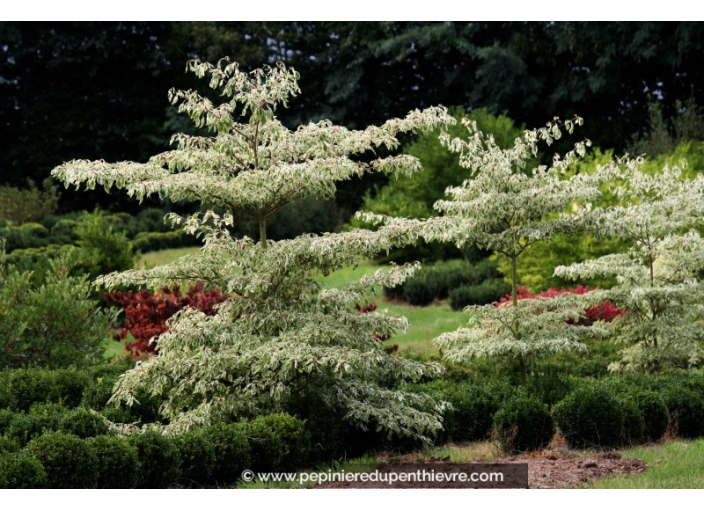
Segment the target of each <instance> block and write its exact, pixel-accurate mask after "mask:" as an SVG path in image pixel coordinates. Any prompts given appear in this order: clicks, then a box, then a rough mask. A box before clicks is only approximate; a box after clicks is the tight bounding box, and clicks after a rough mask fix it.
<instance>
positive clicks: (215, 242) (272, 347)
mask: <svg viewBox="0 0 704 510" xmlns="http://www.w3.org/2000/svg"><path fill="white" fill-rule="evenodd" d="M188 69H189V70H190V71H192V72H193V73H195V74H196V75H197V76H198V77H201V78H207V79H209V83H210V87H212V88H213V89H216V90H219V91H221V92H222V94H223V96H224V97H225V101H224V102H223V103H222V104H217V105H216V104H214V103H213V102H211V101H210V100H209V99H207V98H206V97H204V96H202V95H200V94H198V93H197V92H195V91H191V90H189V91H175V90H172V91H171V92H170V99H171V101H172V102H173V103H174V104H178V105H179V106H178V108H179V111H180V112H184V113H186V114H188V115H189V116H190V117H191V119H192V120H193V121H194V122H195V124H196V125H197V126H199V127H206V128H208V129H209V130H210V132H211V134H212V136H190V135H186V134H177V135H175V136H174V137H173V139H172V143H175V145H176V148H175V149H174V150H170V151H168V152H164V153H162V154H158V155H156V156H154V157H152V158H151V159H150V160H149V161H148V162H146V163H133V162H122V163H106V162H103V161H71V162H70V163H67V164H64V165H61V166H60V167H58V168H56V169H54V171H53V175H54V176H55V177H56V178H58V179H60V180H61V181H63V182H64V183H65V184H66V186H69V185H75V186H76V187H80V185H84V186H85V187H86V188H88V189H92V188H93V187H95V186H96V185H100V186H103V187H104V188H106V189H110V188H111V187H112V186H116V187H118V188H123V189H125V190H126V191H127V193H128V194H129V195H130V196H134V197H137V198H139V199H140V200H141V199H143V198H144V197H147V196H151V195H158V196H160V197H163V198H166V197H168V198H170V199H172V200H189V201H193V202H199V203H201V204H203V205H204V206H205V207H206V209H207V208H208V207H210V206H217V208H218V210H219V211H225V212H224V213H222V212H221V213H216V212H215V209H214V208H212V207H211V209H209V210H207V211H206V212H204V213H201V214H196V215H194V216H190V217H179V216H176V215H173V214H172V215H170V219H171V220H172V222H173V223H174V224H178V225H180V226H181V227H182V228H184V229H185V230H186V231H189V232H194V233H200V234H201V235H202V236H203V238H204V247H203V248H202V250H201V251H200V252H199V253H197V254H196V255H190V256H186V257H183V258H181V259H179V260H177V261H176V262H173V263H171V264H169V265H166V266H160V267H156V268H153V269H138V270H132V271H127V272H123V273H113V274H110V275H107V276H104V277H101V278H100V279H99V280H98V282H97V283H98V284H99V285H103V286H105V287H107V288H112V287H115V286H119V285H123V284H126V285H140V286H147V287H152V288H157V287H160V286H162V285H165V284H169V285H170V284H172V283H174V282H191V281H199V282H205V283H206V284H207V285H208V286H209V287H211V288H219V289H221V290H223V291H224V292H227V293H228V294H229V295H230V296H231V298H230V299H228V300H227V301H226V302H224V303H222V304H221V305H219V308H218V313H217V314H216V315H214V316H206V315H204V314H202V313H200V312H198V311H197V310H194V309H188V310H184V311H182V312H181V313H180V314H178V315H177V316H176V317H175V319H174V320H173V322H172V323H171V325H170V331H169V332H168V333H166V334H164V335H162V336H161V337H160V338H159V353H160V354H159V355H158V356H155V357H152V358H149V359H147V360H144V361H141V362H139V363H138V364H137V365H136V367H135V368H134V369H132V370H131V371H129V372H127V373H126V374H124V375H123V376H122V377H121V379H120V380H119V382H118V385H117V387H116V390H115V394H114V395H113V401H114V402H118V403H120V402H125V403H127V404H131V403H133V402H134V399H135V397H134V395H135V392H136V391H137V390H140V389H144V390H146V391H147V392H149V393H151V394H155V395H162V396H164V397H165V403H164V405H163V406H162V409H161V412H162V414H163V416H164V417H165V418H166V419H167V420H168V425H167V426H166V430H167V432H179V431H183V430H187V429H190V428H193V427H197V426H200V425H204V424H208V423H213V422H218V421H222V420H232V419H238V418H240V417H249V416H255V415H259V414H264V413H269V412H275V411H279V410H285V409H286V408H287V405H288V404H289V402H290V401H291V400H292V399H298V398H301V396H303V397H305V395H314V396H315V398H316V399H317V400H316V401H323V402H325V403H326V404H327V405H329V406H330V407H331V408H333V409H334V410H335V412H337V413H339V415H340V419H347V420H349V421H351V422H353V423H355V424H356V425H358V426H361V427H363V428H364V427H366V426H370V425H372V426H375V427H377V428H380V429H384V430H387V431H389V432H393V433H397V434H400V435H410V436H415V437H421V436H423V435H424V434H428V433H432V432H433V431H436V430H437V429H439V428H440V427H441V422H440V420H439V417H438V416H439V414H438V413H428V412H421V411H420V410H418V409H419V408H420V407H421V406H422V407H423V408H424V409H427V408H428V406H429V405H430V408H433V406H435V407H434V408H435V409H436V410H438V411H439V409H438V407H439V406H441V404H440V403H436V402H433V401H429V400H428V399H427V398H426V397H424V396H420V395H415V394H411V393H406V392H403V391H400V390H399V389H398V388H399V386H398V385H396V384H394V383H402V382H405V381H417V380H419V379H420V378H421V377H427V376H434V375H437V374H439V373H441V371H442V368H441V367H440V366H439V365H437V364H430V363H420V362H417V361H413V360H409V359H406V358H403V357H400V356H392V355H388V354H386V353H385V352H384V350H383V347H382V346H381V345H380V343H379V341H378V338H377V335H381V336H383V335H388V334H393V333H395V332H398V331H399V330H402V329H404V328H405V327H406V326H407V321H406V319H405V318H400V317H392V316H388V315H386V314H383V313H379V312H371V313H365V314H361V313H359V312H357V311H356V310H355V308H354V305H355V303H359V302H363V301H364V299H365V295H366V293H367V292H368V291H369V289H371V288H373V286H375V285H380V284H381V285H393V284H395V283H398V282H401V281H403V280H404V279H405V278H406V277H407V276H409V275H410V274H412V273H413V271H414V270H415V268H416V266H414V265H408V266H404V267H392V268H389V269H386V270H379V271H377V272H376V273H374V274H373V275H370V276H366V277H364V278H362V279H361V280H360V281H359V282H357V283H354V284H352V285H350V286H348V287H347V288H344V289H332V290H321V288H320V285H319V284H318V283H317V282H316V279H315V277H316V276H317V275H319V274H321V273H322V274H327V273H328V272H330V271H333V270H336V269H339V268H341V267H343V266H346V265H350V264H356V263H357V261H358V260H359V258H360V257H372V256H374V255H376V254H378V253H379V252H382V251H384V250H389V249H390V248H392V247H395V246H397V245H404V244H408V243H410V242H413V241H414V239H413V235H414V233H413V232H407V231H405V230H402V229H399V228H397V227H394V226H389V227H384V228H382V229H379V230H378V231H375V232H372V231H367V230H355V231H350V232H344V233H338V234H334V233H333V234H325V235H320V236H316V235H302V236H300V237H298V238H295V239H291V240H283V241H278V242H272V241H270V240H269V241H268V240H267V234H266V232H267V220H268V218H270V217H271V215H272V214H274V213H275V212H276V211H278V210H279V209H280V208H281V207H282V206H284V205H285V204H287V203H289V202H291V201H293V200H297V199H301V198H305V197H312V196H316V197H332V196H333V195H334V193H335V191H336V183H337V182H339V181H342V180H345V179H350V178H353V177H357V176H361V175H363V174H365V173H367V172H384V173H386V174H391V175H394V176H398V175H404V174H411V173H413V172H415V171H418V170H420V164H419V162H418V161H417V160H416V159H415V158H412V157H410V156H404V155H398V156H389V157H378V158H377V159H374V160H373V161H371V162H369V163H364V162H362V161H360V160H359V159H356V158H355V156H358V155H362V154H365V153H369V152H370V151H374V150H375V149H379V148H383V149H396V148H397V147H398V144H399V142H398V140H397V135H398V134H399V133H410V132H417V131H426V130H431V129H435V128H437V127H438V126H442V125H444V124H446V123H449V122H454V121H453V119H452V118H451V117H450V116H448V115H447V113H446V111H445V109H444V108H442V107H436V108H429V109H426V110H423V111H418V110H416V111H413V112H411V113H409V114H408V115H407V116H406V117H405V118H403V119H392V120H389V121H387V122H385V123H384V124H383V125H381V126H378V127H377V126H371V127H368V128H366V129H363V130H348V129H346V128H344V127H341V126H335V125H332V124H331V123H330V122H329V121H322V122H318V123H310V124H307V125H303V126H300V127H299V128H298V129H296V130H290V129H288V128H286V127H285V126H284V125H283V124H282V123H281V122H280V121H279V120H278V119H277V117H276V116H275V113H276V108H277V106H279V105H283V106H286V104H287V102H288V101H289V100H290V99H291V98H292V97H294V96H296V95H297V94H298V93H299V88H298V75H297V73H296V72H295V71H294V70H293V69H291V68H287V67H285V66H284V65H283V64H280V63H279V64H277V65H276V66H274V67H266V66H265V67H263V68H261V69H258V70H255V71H253V72H251V73H245V72H243V71H241V70H240V69H239V67H238V65H237V64H235V63H229V62H228V61H226V60H224V61H221V62H219V63H218V64H217V65H211V64H208V63H202V62H199V61H192V62H189V64H188ZM242 215H248V216H251V217H254V218H255V219H256V220H257V221H258V223H259V227H260V236H259V239H258V242H257V241H255V240H252V239H249V238H235V237H233V235H232V234H231V233H230V231H229V230H228V227H230V226H231V225H233V223H234V222H236V221H237V220H238V218H240V217H241V216H242Z"/></svg>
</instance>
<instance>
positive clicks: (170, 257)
mask: <svg viewBox="0 0 704 510" xmlns="http://www.w3.org/2000/svg"><path fill="white" fill-rule="evenodd" d="M198 250H200V247H199V246H191V247H188V248H174V249H171V250H161V251H150V252H149V253H145V254H143V255H142V257H141V258H140V259H139V260H138V261H137V264H136V267H138V268H142V267H156V266H163V265H164V264H170V263H171V262H173V261H174V260H176V259H179V258H181V257H183V256H184V255H191V254H193V253H197V252H198Z"/></svg>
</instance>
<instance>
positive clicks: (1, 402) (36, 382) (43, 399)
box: [0, 364, 161, 428]
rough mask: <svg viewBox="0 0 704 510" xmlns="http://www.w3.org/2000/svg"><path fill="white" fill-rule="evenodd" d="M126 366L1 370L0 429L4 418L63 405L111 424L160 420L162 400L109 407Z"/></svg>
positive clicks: (147, 399) (148, 399)
mask: <svg viewBox="0 0 704 510" xmlns="http://www.w3.org/2000/svg"><path fill="white" fill-rule="evenodd" d="M127 368H129V367H128V366H127V365H125V364H122V365H98V366H94V367H90V368H85V369H81V370H78V369H72V368H71V369H57V370H46V369H39V368H29V369H13V370H2V371H0V428H2V426H3V420H4V419H5V418H3V416H5V415H6V413H3V411H9V412H11V413H16V412H27V411H29V409H30V408H31V407H32V406H33V405H35V404H47V403H52V404H61V405H62V406H64V407H66V408H68V409H72V408H75V407H79V406H80V407H84V408H87V409H93V410H96V411H99V412H101V413H103V414H105V415H106V417H108V418H109V419H110V420H112V421H118V422H138V421H141V422H142V423H149V422H154V421H158V419H159V414H158V411H159V406H160V405H161V402H160V401H159V399H157V398H155V397H152V396H149V395H147V394H140V395H138V399H139V404H135V405H134V406H132V407H131V408H121V409H114V408H112V407H106V405H107V402H108V400H109V399H110V396H111V395H112V388H113V387H114V385H115V383H116V382H117V379H118V377H119V375H120V374H121V373H123V372H124V371H125V370H126V369H127Z"/></svg>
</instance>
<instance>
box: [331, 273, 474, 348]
mask: <svg viewBox="0 0 704 510" xmlns="http://www.w3.org/2000/svg"><path fill="white" fill-rule="evenodd" d="M382 267H383V266H378V265H375V264H374V263H372V262H361V263H360V264H359V266H357V267H356V268H353V267H346V268H343V269H340V270H339V271H335V272H334V273H331V274H330V275H328V276H327V277H320V278H319V281H320V282H321V285H322V286H323V288H326V289H332V288H337V287H341V286H344V285H347V284H348V283H350V282H352V281H355V280H359V279H360V278H361V277H362V276H364V275H365V274H369V273H373V272H374V271H376V270H377V269H381V268H382ZM367 299H368V300H369V301H372V302H375V303H376V304H377V311H379V312H381V313H388V314H391V315H397V316H404V317H406V318H407V319H408V320H409V322H410V326H409V328H408V330H407V331H406V332H405V333H402V334H399V335H395V336H394V337H392V338H391V339H390V340H389V341H388V342H387V343H388V344H398V346H399V348H400V350H401V352H404V353H406V354H432V353H437V352H438V350H437V348H436V347H435V346H434V345H433V344H432V340H433V339H434V338H436V337H437V336H439V335H440V334H442V333H446V332H448V331H454V330H455V329H457V328H458V327H460V326H464V325H465V324H467V320H468V319H469V317H468V316H467V315H466V314H464V313H462V312H455V311H454V310H452V309H451V308H450V305H448V304H447V303H446V302H443V303H441V304H432V305H430V306H410V305H407V304H403V303H388V302H386V301H384V299H383V295H382V290H381V288H377V289H375V292H374V293H373V294H370V295H369V296H367Z"/></svg>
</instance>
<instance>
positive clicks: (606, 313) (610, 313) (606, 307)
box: [496, 285, 626, 326]
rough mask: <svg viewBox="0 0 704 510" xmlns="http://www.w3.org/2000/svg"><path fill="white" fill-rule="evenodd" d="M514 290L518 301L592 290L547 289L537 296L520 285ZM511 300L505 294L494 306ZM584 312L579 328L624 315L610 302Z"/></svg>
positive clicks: (609, 320) (624, 311)
mask: <svg viewBox="0 0 704 510" xmlns="http://www.w3.org/2000/svg"><path fill="white" fill-rule="evenodd" d="M516 290H517V291H518V292H517V294H518V299H535V298H538V297H543V298H553V297H556V296H559V295H560V294H565V293H569V294H577V295H580V296H581V295H583V294H586V293H587V292H591V291H592V290H594V289H590V288H589V287H584V286H582V285H579V286H578V287H575V288H574V289H559V290H558V289H548V290H546V291H543V292H541V293H540V294H538V295H537V296H536V295H534V294H533V293H531V292H530V291H529V290H528V289H527V288H525V287H523V286H521V285H519V286H518V287H517V289H516ZM511 300H512V298H511V295H510V294H507V295H506V296H504V297H502V298H501V300H500V301H499V302H498V303H497V304H496V306H501V305H503V304H504V303H508V302H510V301H511ZM584 312H585V317H583V318H582V319H580V321H579V322H578V323H577V324H578V325H579V326H591V325H593V324H594V323H595V322H596V321H604V322H611V321H612V320H614V319H615V318H616V317H620V316H621V315H624V314H625V313H626V310H621V309H620V308H618V307H617V306H614V305H613V304H612V303H611V302H610V301H604V302H603V303H600V304H598V305H596V306H590V307H589V308H586V309H585V310H584Z"/></svg>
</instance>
